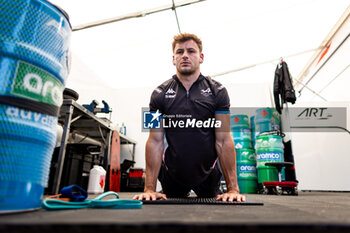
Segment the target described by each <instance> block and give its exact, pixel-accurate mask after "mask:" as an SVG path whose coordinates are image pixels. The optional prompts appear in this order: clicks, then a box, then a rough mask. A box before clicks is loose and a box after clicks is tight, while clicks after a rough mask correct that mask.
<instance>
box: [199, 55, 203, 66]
mask: <svg viewBox="0 0 350 233" xmlns="http://www.w3.org/2000/svg"><path fill="white" fill-rule="evenodd" d="M203 60H204V54H203V53H201V55H199V63H201V64H202V63H203Z"/></svg>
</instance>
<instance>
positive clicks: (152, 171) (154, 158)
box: [133, 129, 166, 200]
mask: <svg viewBox="0 0 350 233" xmlns="http://www.w3.org/2000/svg"><path fill="white" fill-rule="evenodd" d="M163 152H164V131H163V130H159V129H158V130H150V133H149V137H148V140H147V142H146V181H145V190H144V193H142V194H139V195H136V196H134V197H133V199H137V200H143V199H146V200H156V199H157V198H163V199H166V195H165V194H161V193H157V192H156V186H157V179H158V174H159V170H160V166H161V163H162V155H163Z"/></svg>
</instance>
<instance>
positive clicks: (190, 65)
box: [173, 40, 203, 75]
mask: <svg viewBox="0 0 350 233" xmlns="http://www.w3.org/2000/svg"><path fill="white" fill-rule="evenodd" d="M202 62H203V54H202V53H200V51H199V48H198V45H197V44H196V42H194V41H193V40H188V41H185V42H184V43H178V44H176V46H175V49H174V55H173V64H174V65H175V66H176V70H177V72H179V73H180V74H182V75H191V74H193V73H195V72H196V71H198V70H199V66H200V64H201V63H202Z"/></svg>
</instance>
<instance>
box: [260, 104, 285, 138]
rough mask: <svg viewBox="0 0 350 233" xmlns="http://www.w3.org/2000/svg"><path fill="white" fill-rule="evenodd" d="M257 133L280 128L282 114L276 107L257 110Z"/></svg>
mask: <svg viewBox="0 0 350 233" xmlns="http://www.w3.org/2000/svg"><path fill="white" fill-rule="evenodd" d="M254 120H255V134H254V135H253V137H254V136H258V135H259V134H260V133H263V132H269V131H274V130H280V129H281V127H280V115H279V113H278V112H277V111H276V109H274V108H260V109H257V110H256V114H255V119H254Z"/></svg>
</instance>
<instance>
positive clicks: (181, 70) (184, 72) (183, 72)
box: [177, 66, 199, 76]
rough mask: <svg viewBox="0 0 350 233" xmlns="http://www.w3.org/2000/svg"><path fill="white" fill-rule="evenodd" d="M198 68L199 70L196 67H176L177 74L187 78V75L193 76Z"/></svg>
mask: <svg viewBox="0 0 350 233" xmlns="http://www.w3.org/2000/svg"><path fill="white" fill-rule="evenodd" d="M198 68H199V66H198V67H191V68H181V67H178V68H177V72H178V73H179V74H181V75H185V76H189V75H192V74H194V73H195V72H196V71H197V69H198Z"/></svg>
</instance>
